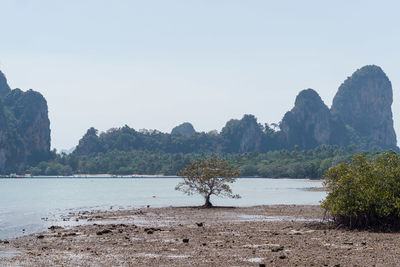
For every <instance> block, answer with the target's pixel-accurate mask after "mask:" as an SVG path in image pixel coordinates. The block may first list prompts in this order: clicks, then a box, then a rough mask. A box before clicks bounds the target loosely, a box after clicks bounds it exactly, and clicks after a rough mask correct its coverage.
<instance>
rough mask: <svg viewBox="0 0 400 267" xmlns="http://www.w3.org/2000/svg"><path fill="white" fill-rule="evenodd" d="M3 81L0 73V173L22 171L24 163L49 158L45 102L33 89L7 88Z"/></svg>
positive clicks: (27, 163) (48, 122) (48, 130)
mask: <svg viewBox="0 0 400 267" xmlns="http://www.w3.org/2000/svg"><path fill="white" fill-rule="evenodd" d="M3 77H4V75H3ZM3 81H5V84H6V85H4V84H3V85H1V82H2V79H1V75H0V87H2V89H1V88H0V101H1V105H0V145H1V147H0V173H10V172H23V171H24V169H25V167H26V166H27V165H34V164H37V163H38V162H40V161H43V160H47V159H48V158H49V155H50V121H49V118H48V110H47V102H46V99H45V98H44V97H43V96H42V95H41V94H40V93H38V92H35V91H33V90H29V91H27V92H23V91H21V90H20V89H14V90H10V91H8V92H6V91H7V90H3V89H4V88H6V89H7V88H8V89H9V86H8V85H7V83H6V80H5V78H4V80H3ZM1 92H3V93H4V94H3V95H2V94H1Z"/></svg>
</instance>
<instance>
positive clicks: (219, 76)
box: [0, 0, 400, 150]
mask: <svg viewBox="0 0 400 267" xmlns="http://www.w3.org/2000/svg"><path fill="white" fill-rule="evenodd" d="M399 10H400V2H399V1H385V0H383V1H368V0H362V1H361V0H336V1H320V0H313V1H311V0H302V1H297V0H293V1H289V0H282V1H268V0H262V1H261V0H260V1H258V0H197V1H194V0H146V1H135V0H113V1H111V0H108V1H104V0H63V1H61V0H0V25H1V26H0V29H1V30H0V70H2V71H3V72H4V74H5V75H6V77H7V79H8V82H9V85H10V86H11V88H21V89H22V90H28V89H34V90H37V91H39V92H41V93H42V94H43V95H44V96H45V98H46V99H47V103H48V108H49V117H50V123H51V125H50V127H51V144H52V148H56V149H58V150H60V149H69V148H71V147H73V146H75V145H77V143H78V141H79V139H80V138H81V137H82V136H83V134H84V133H85V132H86V130H87V129H88V128H90V127H95V128H97V129H98V130H99V131H106V130H108V129H110V128H112V127H122V126H124V125H125V124H126V125H128V126H130V127H132V128H134V129H136V130H139V129H143V128H146V129H158V130H161V131H163V132H170V131H171V129H172V128H173V127H174V126H176V125H179V124H181V123H183V122H186V121H188V122H191V123H192V124H193V125H194V127H195V129H196V130H197V131H205V132H208V131H210V130H214V129H216V130H221V128H222V127H223V126H224V125H225V123H226V122H227V121H228V120H230V119H240V118H241V117H242V116H243V115H244V114H254V115H255V116H256V117H257V118H258V121H259V122H260V123H263V124H264V123H278V122H279V121H280V120H281V119H282V117H283V115H284V114H285V112H287V111H289V110H290V109H291V108H292V107H293V105H294V100H295V97H296V95H297V94H298V93H299V92H300V91H301V90H302V89H306V88H313V89H314V90H316V91H317V92H318V93H319V94H320V96H321V98H322V99H323V101H324V102H325V104H326V105H328V106H329V107H330V106H331V104H332V99H333V97H334V95H335V93H336V92H337V89H338V87H339V86H340V84H341V83H342V82H343V81H344V80H345V79H346V78H347V77H348V76H350V75H351V74H352V73H353V72H354V71H356V70H357V69H358V68H361V67H362V66H364V65H369V64H375V65H379V66H381V67H382V69H383V70H384V71H385V73H386V74H387V75H388V77H389V79H390V80H391V82H392V85H393V93H394V102H393V105H392V110H393V115H394V124H395V130H396V132H397V134H400V105H399V99H400V98H399V95H400V91H399V87H400V52H399V48H400V34H399V30H398V29H399V26H400V16H399V15H398V11H399Z"/></svg>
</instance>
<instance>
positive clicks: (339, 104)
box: [280, 65, 397, 149]
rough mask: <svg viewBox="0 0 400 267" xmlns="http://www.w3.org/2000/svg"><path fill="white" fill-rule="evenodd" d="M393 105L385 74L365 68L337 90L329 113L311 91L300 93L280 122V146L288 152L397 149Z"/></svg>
mask: <svg viewBox="0 0 400 267" xmlns="http://www.w3.org/2000/svg"><path fill="white" fill-rule="evenodd" d="M392 102H393V93H392V85H391V83H390V81H389V79H388V77H387V76H386V74H385V73H384V72H383V71H382V69H381V68H380V67H378V66H374V65H370V66H365V67H363V68H361V69H359V70H357V71H356V72H355V73H354V74H353V75H352V76H351V77H349V78H347V79H346V80H345V81H344V82H343V84H342V85H341V86H340V87H339V90H338V92H337V93H336V95H335V98H334V99H333V104H332V107H331V109H330V110H329V109H328V107H327V106H326V105H325V104H324V103H323V101H322V99H321V98H320V97H319V95H318V94H317V92H315V91H314V90H312V89H307V90H303V91H302V92H300V94H299V95H298V96H297V98H296V102H295V106H294V108H293V109H292V110H291V111H289V112H287V113H286V114H285V116H284V118H283V119H282V122H281V125H280V128H281V132H280V137H281V142H282V143H283V144H284V146H286V147H287V148H288V149H293V147H294V146H296V145H297V146H299V148H302V149H311V148H314V147H316V146H319V145H323V144H326V145H340V146H346V145H349V144H351V143H353V144H356V145H358V146H361V147H362V148H365V149H371V148H373V147H374V146H375V145H377V146H378V147H380V148H383V149H387V148H395V149H396V148H397V146H396V145H397V141H396V134H395V131H394V128H393V119H392V110H391V105H392Z"/></svg>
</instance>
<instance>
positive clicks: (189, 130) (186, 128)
mask: <svg viewBox="0 0 400 267" xmlns="http://www.w3.org/2000/svg"><path fill="white" fill-rule="evenodd" d="M171 134H172V135H182V136H186V137H188V136H192V135H194V134H196V131H195V129H194V127H193V125H192V124H191V123H189V122H184V123H182V124H180V125H178V126H176V127H174V128H173V129H172V131H171Z"/></svg>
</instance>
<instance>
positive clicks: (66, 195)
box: [0, 178, 326, 239]
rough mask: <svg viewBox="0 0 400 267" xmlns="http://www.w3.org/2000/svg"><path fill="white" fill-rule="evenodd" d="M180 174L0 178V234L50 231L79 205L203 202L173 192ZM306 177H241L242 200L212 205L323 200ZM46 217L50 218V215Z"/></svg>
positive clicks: (316, 184)
mask: <svg viewBox="0 0 400 267" xmlns="http://www.w3.org/2000/svg"><path fill="white" fill-rule="evenodd" d="M180 181H181V179H180V178H104V179H99V178H81V179H77V178H57V179H56V178H34V179H27V178H24V179H0V239H5V238H12V237H16V236H21V235H24V234H30V233H35V232H39V231H43V230H46V229H47V227H49V226H50V225H53V224H59V223H60V216H62V215H65V214H67V213H68V212H75V211H79V210H106V209H114V210H115V209H129V208H137V207H144V206H147V205H150V206H151V207H164V206H191V205H202V204H203V201H204V200H203V199H202V198H201V197H200V196H196V195H193V196H186V195H184V194H183V193H181V192H179V191H175V190H174V188H175V186H176V185H177V184H178V183H179V182H180ZM320 186H321V182H318V181H310V180H304V179H267V178H241V179H238V180H237V182H236V183H234V184H232V185H231V187H232V190H233V192H234V193H235V194H236V193H237V194H240V195H241V196H242V198H241V199H224V198H217V197H214V198H212V199H211V201H212V203H213V204H214V205H227V206H253V205H271V204H319V202H320V201H321V200H322V199H323V198H324V197H325V196H326V193H325V192H311V191H306V190H304V188H308V187H320ZM46 218H47V219H46Z"/></svg>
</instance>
